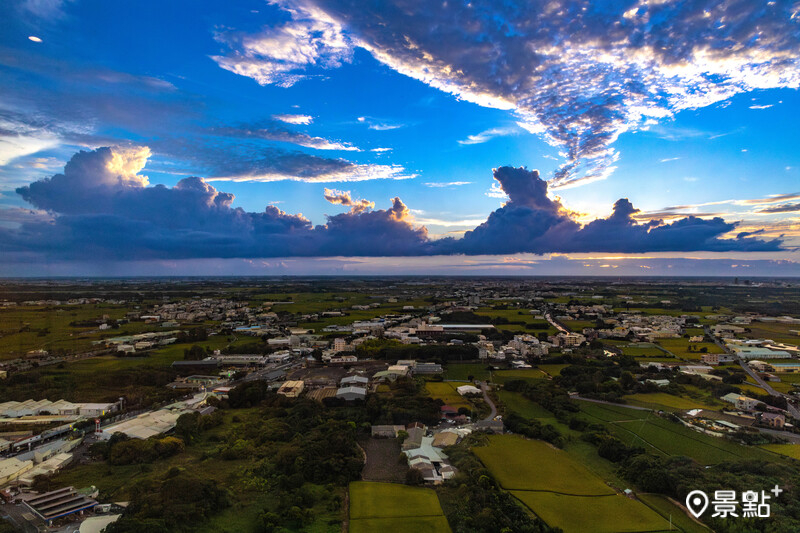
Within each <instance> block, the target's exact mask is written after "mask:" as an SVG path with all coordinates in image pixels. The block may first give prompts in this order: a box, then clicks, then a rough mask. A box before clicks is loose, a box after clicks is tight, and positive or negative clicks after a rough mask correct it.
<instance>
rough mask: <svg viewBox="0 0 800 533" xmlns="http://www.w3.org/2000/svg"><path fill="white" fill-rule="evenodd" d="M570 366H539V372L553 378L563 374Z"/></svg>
mask: <svg viewBox="0 0 800 533" xmlns="http://www.w3.org/2000/svg"><path fill="white" fill-rule="evenodd" d="M568 366H569V365H539V370H541V371H542V372H545V373H547V374H550V375H551V376H558V375H560V374H561V371H562V370H564V369H565V368H567V367H568Z"/></svg>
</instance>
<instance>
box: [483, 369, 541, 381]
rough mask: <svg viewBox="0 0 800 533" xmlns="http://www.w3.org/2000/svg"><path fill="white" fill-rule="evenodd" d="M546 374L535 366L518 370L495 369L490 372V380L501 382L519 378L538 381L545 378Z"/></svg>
mask: <svg viewBox="0 0 800 533" xmlns="http://www.w3.org/2000/svg"><path fill="white" fill-rule="evenodd" d="M547 377H548V376H547V374H545V373H544V372H542V371H541V370H539V369H537V368H522V369H519V370H497V371H495V372H493V373H492V381H493V382H495V383H499V384H501V385H502V384H503V383H505V382H506V381H509V380H512V379H521V380H524V381H538V380H541V379H547Z"/></svg>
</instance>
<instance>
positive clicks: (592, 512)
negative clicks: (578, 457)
mask: <svg viewBox="0 0 800 533" xmlns="http://www.w3.org/2000/svg"><path fill="white" fill-rule="evenodd" d="M511 494H513V495H514V496H515V497H516V498H517V499H518V500H520V501H521V502H522V503H524V504H525V505H526V506H528V507H529V508H530V509H532V510H533V511H534V512H535V513H536V515H537V516H539V518H541V519H542V520H544V521H545V522H546V523H547V524H548V525H549V526H555V527H560V528H561V529H562V530H564V533H579V532H584V531H592V532H593V533H639V532H654V531H668V530H669V521H668V520H665V519H664V517H662V516H661V515H660V514H658V513H657V512H655V511H654V510H652V509H651V508H649V507H647V506H646V505H645V504H643V503H642V502H638V501H636V500H631V499H629V498H626V497H625V496H622V495H620V494H612V495H608V496H569V495H565V494H556V493H553V492H532V491H512V492H511ZM589 524H591V526H589Z"/></svg>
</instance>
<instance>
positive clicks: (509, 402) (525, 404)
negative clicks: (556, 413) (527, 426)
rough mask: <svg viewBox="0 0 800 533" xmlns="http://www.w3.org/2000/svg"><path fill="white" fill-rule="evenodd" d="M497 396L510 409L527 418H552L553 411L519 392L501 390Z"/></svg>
mask: <svg viewBox="0 0 800 533" xmlns="http://www.w3.org/2000/svg"><path fill="white" fill-rule="evenodd" d="M497 397H498V398H499V399H500V401H501V402H503V406H504V407H505V408H506V409H508V410H509V411H514V412H515V413H517V414H518V415H520V416H524V417H525V418H552V417H553V413H551V412H550V411H548V410H547V409H545V408H544V407H542V406H541V405H539V404H538V403H534V402H532V401H530V400H529V399H527V398H526V397H524V396H523V395H522V394H520V393H518V392H510V391H504V390H500V391H497Z"/></svg>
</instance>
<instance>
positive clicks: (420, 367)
mask: <svg viewBox="0 0 800 533" xmlns="http://www.w3.org/2000/svg"><path fill="white" fill-rule="evenodd" d="M399 363H400V361H398V364H399ZM413 368H414V373H415V374H441V373H442V372H444V369H443V368H442V365H440V364H438V363H417V364H416V365H414V367H413Z"/></svg>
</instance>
